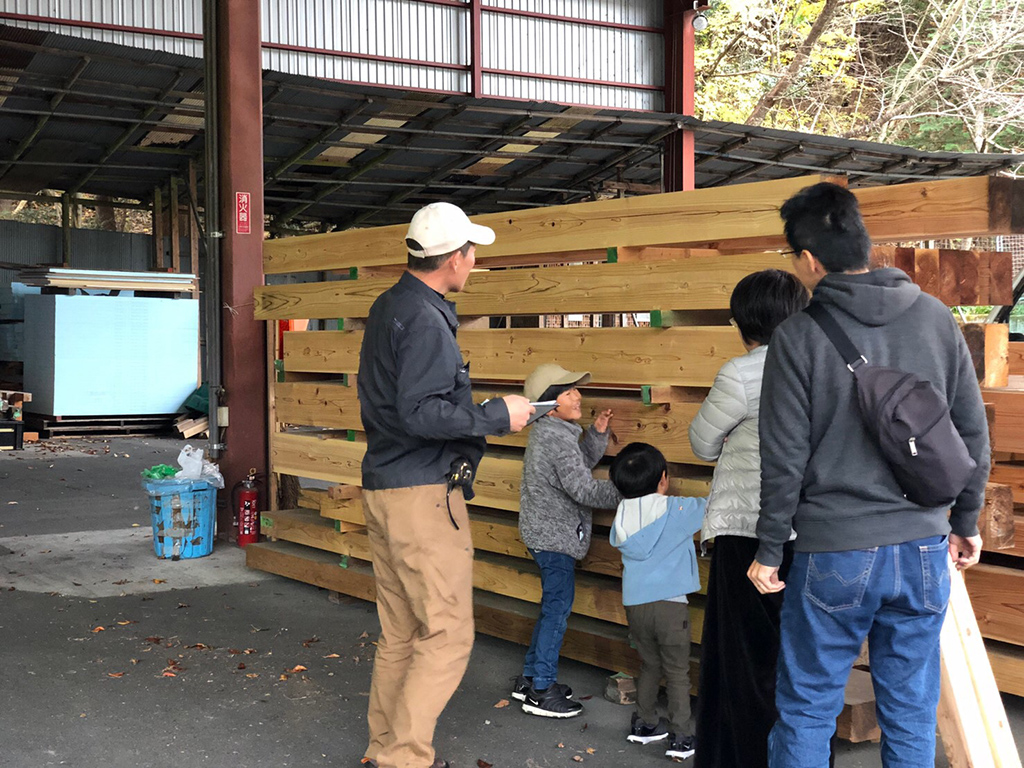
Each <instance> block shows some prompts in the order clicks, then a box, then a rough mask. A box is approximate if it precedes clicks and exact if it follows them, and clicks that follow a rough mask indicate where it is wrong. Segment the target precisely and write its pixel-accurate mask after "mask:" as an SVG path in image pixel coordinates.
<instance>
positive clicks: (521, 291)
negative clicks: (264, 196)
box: [255, 253, 792, 325]
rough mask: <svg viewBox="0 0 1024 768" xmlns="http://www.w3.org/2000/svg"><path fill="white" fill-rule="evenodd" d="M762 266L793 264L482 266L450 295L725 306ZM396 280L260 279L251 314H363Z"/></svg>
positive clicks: (605, 306) (488, 311) (770, 258)
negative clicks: (291, 281) (277, 281)
mask: <svg viewBox="0 0 1024 768" xmlns="http://www.w3.org/2000/svg"><path fill="white" fill-rule="evenodd" d="M763 269H784V270H787V271H792V259H787V258H784V257H783V256H782V255H781V254H779V253H761V254H749V255H745V256H729V257H718V258H694V259H686V260H684V261H655V262H642V263H634V264H582V265H576V266H559V267H538V268H536V269H515V270H502V271H493V272H483V271H481V272H475V273H473V274H472V275H471V276H470V278H469V281H468V282H467V283H466V287H465V288H464V289H463V290H462V291H460V292H458V293H455V294H452V297H451V298H452V299H453V300H454V302H455V306H456V308H457V311H458V313H459V314H460V315H472V316H488V315H536V314H561V313H565V312H581V313H601V312H616V313H619V312H647V311H650V310H652V309H662V310H673V309H679V310H693V309H728V308H729V297H730V296H731V295H732V290H733V288H735V287H736V283H738V282H739V281H740V280H742V279H743V278H744V277H746V276H747V275H749V274H750V273H751V272H757V271H760V270H763ZM394 284H395V280H394V279H393V278H379V279H367V280H364V279H361V278H360V279H358V280H352V281H350V280H334V281H330V282H324V283H298V284H294V285H264V286H258V287H257V288H256V306H255V313H256V319H257V320H271V319H277V320H280V319H292V318H302V317H306V318H336V317H366V315H367V313H368V312H369V311H370V306H371V305H372V304H373V302H374V300H375V299H376V298H377V297H378V296H379V295H380V294H381V293H383V292H384V291H386V290H387V289H388V288H390V287H391V286H392V285H394ZM690 324H691V325H692V323H690Z"/></svg>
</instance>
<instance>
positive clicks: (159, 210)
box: [153, 187, 167, 272]
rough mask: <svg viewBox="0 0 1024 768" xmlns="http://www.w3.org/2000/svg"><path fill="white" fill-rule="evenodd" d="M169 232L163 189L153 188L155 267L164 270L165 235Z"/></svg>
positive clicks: (157, 269)
mask: <svg viewBox="0 0 1024 768" xmlns="http://www.w3.org/2000/svg"><path fill="white" fill-rule="evenodd" d="M166 234H167V232H166V227H165V222H164V202H163V190H161V189H160V187H154V188H153V269H155V270H156V271H158V272H163V271H164V266H165V265H164V237H165V235H166Z"/></svg>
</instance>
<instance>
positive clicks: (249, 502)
mask: <svg viewBox="0 0 1024 768" xmlns="http://www.w3.org/2000/svg"><path fill="white" fill-rule="evenodd" d="M235 490H236V491H237V492H238V495H237V502H236V504H237V506H236V510H237V512H236V519H235V524H236V525H237V526H238V546H240V547H244V546H246V545H247V544H255V543H256V542H258V541H259V540H260V513H259V490H258V489H257V487H256V468H255V467H253V468H252V469H250V470H249V476H248V477H247V478H245V480H242V481H241V482H240V483H238V485H236V486H235Z"/></svg>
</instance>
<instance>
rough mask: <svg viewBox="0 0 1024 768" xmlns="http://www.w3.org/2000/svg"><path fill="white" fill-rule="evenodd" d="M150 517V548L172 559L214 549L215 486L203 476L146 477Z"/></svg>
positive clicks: (202, 555) (157, 554)
mask: <svg viewBox="0 0 1024 768" xmlns="http://www.w3.org/2000/svg"><path fill="white" fill-rule="evenodd" d="M142 485H143V487H144V488H145V489H146V493H147V494H149V508H150V511H151V513H152V517H153V549H155V550H156V556H157V557H159V558H161V559H166V558H170V559H171V560H178V559H187V558H191V557H205V556H206V555H208V554H210V553H211V552H213V533H214V524H215V522H216V510H217V489H216V488H214V487H213V486H212V485H210V484H209V483H208V482H206V481H205V480H179V479H176V478H168V479H166V480H146V481H144V482H143V483H142Z"/></svg>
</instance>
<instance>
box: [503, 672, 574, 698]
mask: <svg viewBox="0 0 1024 768" xmlns="http://www.w3.org/2000/svg"><path fill="white" fill-rule="evenodd" d="M512 680H513V682H512V698H513V699H515V700H516V701H526V694H527V693H529V692H530V687H531V686H532V685H533V678H532V677H524V676H523V675H517V676H516V677H514V678H512ZM554 687H555V688H558V689H559V690H560V691H562V693H563V695H564V696H565V698H567V699H571V698H572V688H570V687H569V686H568V685H565V684H564V683H555V684H554Z"/></svg>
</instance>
